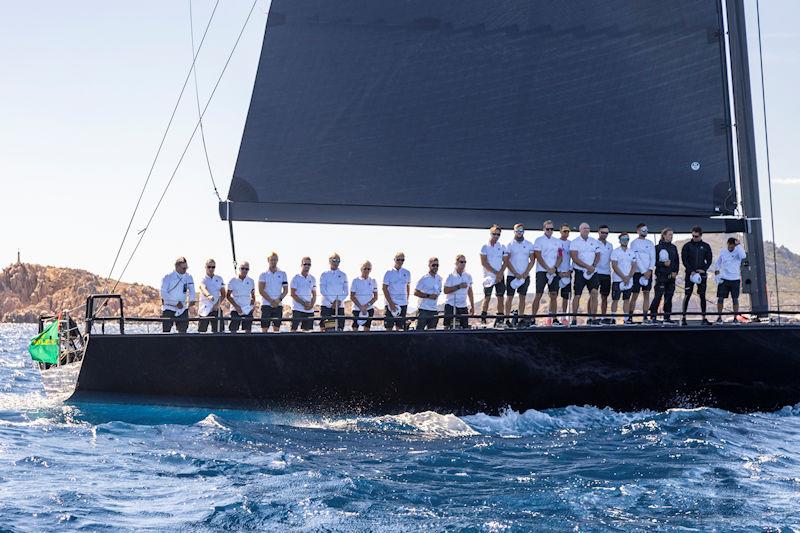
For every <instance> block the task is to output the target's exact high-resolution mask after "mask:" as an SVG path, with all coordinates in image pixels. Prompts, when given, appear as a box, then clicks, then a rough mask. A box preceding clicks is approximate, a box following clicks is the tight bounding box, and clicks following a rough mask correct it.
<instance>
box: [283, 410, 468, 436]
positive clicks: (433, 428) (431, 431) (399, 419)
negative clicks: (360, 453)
mask: <svg viewBox="0 0 800 533" xmlns="http://www.w3.org/2000/svg"><path fill="white" fill-rule="evenodd" d="M292 425H297V426H299V427H306V428H314V429H327V430H336V431H386V432H392V433H405V434H413V435H419V436H425V437H435V438H448V437H470V436H474V435H477V434H478V432H477V431H475V430H474V429H473V428H471V427H470V425H469V424H467V423H466V422H465V421H464V420H462V419H460V418H458V417H457V416H455V415H453V414H444V415H443V414H439V413H436V412H434V411H424V412H421V413H401V414H399V415H385V416H374V417H354V418H338V419H331V418H323V419H321V420H304V421H297V422H296V423H295V424H292Z"/></svg>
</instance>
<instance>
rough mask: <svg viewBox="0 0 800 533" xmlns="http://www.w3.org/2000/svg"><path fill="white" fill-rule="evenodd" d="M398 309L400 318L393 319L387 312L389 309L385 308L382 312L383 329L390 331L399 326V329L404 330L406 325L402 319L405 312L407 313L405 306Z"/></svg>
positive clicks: (390, 313)
mask: <svg viewBox="0 0 800 533" xmlns="http://www.w3.org/2000/svg"><path fill="white" fill-rule="evenodd" d="M399 307H400V316H397V317H395V316H394V315H393V314H392V312H391V311H389V307H388V306H387V307H386V308H384V310H383V313H384V314H383V327H384V328H386V329H387V330H388V329H392V328H394V327H395V326H399V327H400V329H406V326H407V325H408V323H407V322H406V319H405V318H404V317H405V316H406V311H408V306H407V305H401V306H399Z"/></svg>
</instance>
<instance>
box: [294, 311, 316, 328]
mask: <svg viewBox="0 0 800 533" xmlns="http://www.w3.org/2000/svg"><path fill="white" fill-rule="evenodd" d="M313 316H314V313H313V312H312V311H295V310H292V329H293V330H295V329H297V326H300V329H302V330H303V331H309V330H312V329H314V320H313V319H312V317H313Z"/></svg>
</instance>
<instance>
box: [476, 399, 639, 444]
mask: <svg viewBox="0 0 800 533" xmlns="http://www.w3.org/2000/svg"><path fill="white" fill-rule="evenodd" d="M652 415H653V413H650V412H648V411H641V412H636V413H618V412H616V411H614V410H612V409H598V408H596V407H575V406H572V407H566V408H563V409H552V410H549V411H537V410H536V409H528V410H527V411H525V412H522V413H520V412H518V411H514V410H512V409H507V410H505V411H503V412H502V413H501V414H500V415H498V416H492V415H487V414H485V413H477V414H474V415H469V416H464V417H462V420H463V421H464V422H466V423H467V424H469V426H470V427H471V428H472V429H474V430H476V431H478V432H479V433H481V434H487V435H498V436H501V437H523V436H528V435H539V434H543V433H551V432H555V431H558V432H561V433H562V434H564V435H569V434H574V433H576V432H580V431H583V430H586V429H589V428H593V427H601V426H607V427H619V426H624V425H626V424H629V423H631V422H632V421H635V420H642V419H646V418H647V417H651V416H652Z"/></svg>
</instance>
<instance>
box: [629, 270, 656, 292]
mask: <svg viewBox="0 0 800 533" xmlns="http://www.w3.org/2000/svg"><path fill="white" fill-rule="evenodd" d="M641 278H642V272H634V273H633V287H631V291H632V292H633V294H639V291H642V292H650V288H651V287H652V286H653V276H650V283H648V284H647V286H646V287H643V286H642V284H641V283H639V280H640V279H641Z"/></svg>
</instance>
